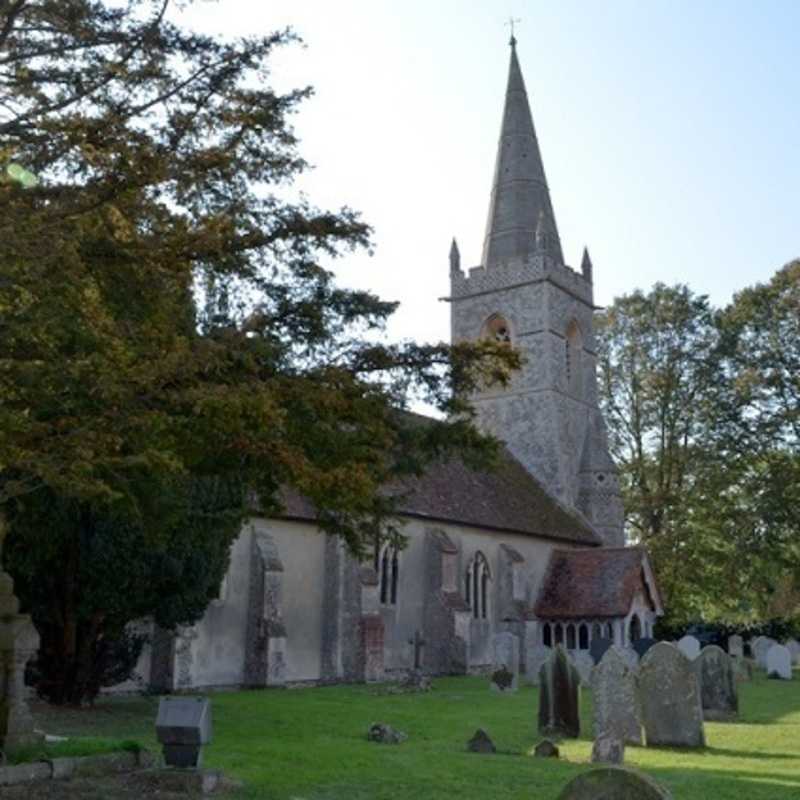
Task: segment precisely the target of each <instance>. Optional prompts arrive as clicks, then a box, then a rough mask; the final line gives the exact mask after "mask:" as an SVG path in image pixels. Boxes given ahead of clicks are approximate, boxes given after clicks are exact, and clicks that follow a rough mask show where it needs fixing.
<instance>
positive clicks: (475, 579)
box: [464, 552, 491, 619]
mask: <svg viewBox="0 0 800 800" xmlns="http://www.w3.org/2000/svg"><path fill="white" fill-rule="evenodd" d="M490 581H491V573H490V572H489V564H488V563H487V561H486V558H485V557H484V555H483V553H481V552H478V553H476V554H475V556H474V558H473V559H472V561H470V563H469V566H468V567H467V572H466V575H465V576H464V597H465V598H466V601H467V605H468V606H469V607H470V608H471V609H472V616H473V617H474V618H475V619H486V618H487V617H488V616H489V582H490Z"/></svg>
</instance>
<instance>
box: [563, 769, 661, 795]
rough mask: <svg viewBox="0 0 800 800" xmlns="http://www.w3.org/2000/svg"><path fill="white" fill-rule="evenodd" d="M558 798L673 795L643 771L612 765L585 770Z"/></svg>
mask: <svg viewBox="0 0 800 800" xmlns="http://www.w3.org/2000/svg"><path fill="white" fill-rule="evenodd" d="M557 800H672V795H671V794H670V793H669V792H668V791H667V790H666V789H664V788H662V787H661V786H659V785H658V784H657V783H656V782H655V781H654V780H653V779H652V778H651V777H649V776H648V775H645V774H644V773H642V772H637V771H635V770H632V769H627V768H626V767H613V766H609V767H598V768H596V769H592V770H589V771H588V772H582V773H581V774H580V775H578V776H577V777H576V778H573V779H572V780H571V781H570V782H569V783H568V784H567V785H566V786H565V787H564V789H563V791H562V792H561V794H560V795H559V796H558V798H557Z"/></svg>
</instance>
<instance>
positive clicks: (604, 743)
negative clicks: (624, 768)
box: [592, 736, 625, 764]
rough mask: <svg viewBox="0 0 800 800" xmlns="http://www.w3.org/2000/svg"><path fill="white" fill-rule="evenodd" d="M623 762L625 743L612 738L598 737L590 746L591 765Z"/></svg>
mask: <svg viewBox="0 0 800 800" xmlns="http://www.w3.org/2000/svg"><path fill="white" fill-rule="evenodd" d="M624 760H625V742H623V741H622V739H617V738H616V737H614V736H598V737H597V739H595V740H594V744H593V745H592V763H594V764H597V763H601V764H621V763H622V762H623V761H624Z"/></svg>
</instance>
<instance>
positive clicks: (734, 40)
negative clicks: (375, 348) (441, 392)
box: [188, 0, 800, 340]
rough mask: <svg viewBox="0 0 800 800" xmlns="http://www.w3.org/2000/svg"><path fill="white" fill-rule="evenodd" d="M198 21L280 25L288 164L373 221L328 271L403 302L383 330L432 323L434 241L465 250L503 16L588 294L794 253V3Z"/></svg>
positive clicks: (442, 0) (496, 0)
mask: <svg viewBox="0 0 800 800" xmlns="http://www.w3.org/2000/svg"><path fill="white" fill-rule="evenodd" d="M188 13H189V14H190V16H191V19H192V20H193V22H194V23H195V24H196V25H198V26H199V27H202V28H203V29H206V30H209V31H216V32H219V33H226V34H235V33H244V32H264V33H266V32H267V31H269V30H271V29H273V28H276V27H282V26H285V25H292V26H293V27H294V28H295V29H296V30H297V31H298V32H299V33H300V34H301V35H302V36H303V37H304V39H305V42H306V45H307V47H306V48H299V47H295V48H292V49H291V51H287V52H285V53H283V54H282V55H281V57H280V58H278V59H276V61H275V63H274V77H275V81H276V83H277V84H278V85H279V86H281V87H284V88H286V87H289V86H294V85H304V84H306V83H310V84H313V85H314V86H315V88H316V92H317V93H316V96H315V97H314V98H313V99H311V100H310V101H308V102H307V103H306V104H305V106H304V108H303V109H302V110H301V112H300V113H299V115H298V116H297V117H296V130H297V132H298V133H299V135H300V137H301V139H302V145H301V147H302V153H303V155H304V156H305V157H306V158H307V159H309V160H310V161H311V162H312V163H313V164H314V165H315V170H314V171H313V173H311V174H309V175H308V176H306V177H305V178H304V179H303V181H302V184H301V185H302V188H303V189H304V190H305V191H306V192H307V194H308V195H309V197H310V198H311V199H312V200H313V201H315V202H317V203H319V204H322V205H329V206H330V205H333V206H338V205H342V204H348V205H351V206H353V207H355V208H357V209H359V210H360V211H362V212H363V215H364V217H365V219H366V220H367V221H368V222H370V223H371V224H372V225H373V226H374V227H375V244H376V252H375V255H374V257H372V258H369V257H367V256H359V257H350V258H348V259H347V260H346V261H343V262H340V263H338V264H337V265H336V267H335V269H336V272H337V274H338V275H339V276H340V279H341V281H342V282H343V283H345V284H347V285H352V286H359V287H365V288H369V289H372V290H374V291H376V292H377V293H379V294H380V295H381V296H383V297H385V298H387V299H397V300H400V301H401V302H402V307H401V309H400V311H399V312H398V314H397V315H396V318H395V320H394V321H393V323H392V325H391V327H390V335H391V336H392V337H393V338H400V337H403V338H406V337H410V338H414V339H417V340H439V339H447V338H448V337H449V312H448V307H447V306H446V305H445V304H443V303H439V302H437V298H438V297H441V296H442V295H445V294H447V288H448V287H447V269H448V261H447V254H448V249H449V246H450V239H451V237H452V236H453V235H455V236H457V238H458V241H459V245H460V247H461V254H462V266H472V265H475V264H477V263H478V261H479V259H480V251H481V243H482V239H483V234H484V226H485V219H486V213H487V208H488V198H489V190H490V183H491V177H492V169H493V165H494V156H495V146H496V142H497V136H498V133H499V126H500V115H501V109H502V103H503V94H504V89H505V81H506V72H507V68H508V44H507V42H508V28H507V27H505V26H504V20H505V19H507V18H508V17H509V16H510V15H513V16H515V17H520V18H522V22H521V23H520V24H519V26H518V28H517V38H518V40H519V45H518V53H519V58H520V62H521V66H522V70H523V74H524V76H525V81H526V84H527V88H528V93H529V96H530V99H531V106H532V109H533V115H534V122H535V124H536V129H537V134H538V136H539V142H540V145H541V149H542V155H543V158H544V163H545V169H546V171H547V177H548V182H549V184H550V192H551V195H552V198H553V204H554V208H555V213H556V218H557V220H558V224H559V229H560V233H561V239H562V243H563V246H564V254H565V257H566V259H567V261H568V263H570V264H571V265H573V266H575V267H577V266H578V265H579V263H580V252H581V249H582V248H583V246H584V244H587V245H588V246H589V249H590V252H591V254H592V258H593V261H594V266H595V294H596V300H597V301H598V303H600V304H604V303H608V302H609V301H610V300H611V299H612V298H613V297H614V296H616V295H619V294H621V293H625V292H629V291H632V290H633V289H635V288H645V289H646V288H648V287H650V286H651V285H652V284H653V283H655V282H656V281H664V282H667V283H673V282H677V281H680V282H685V283H688V284H689V285H690V286H691V287H692V288H693V289H694V290H695V291H697V292H703V293H707V294H709V295H710V296H711V298H712V300H713V301H714V302H715V303H717V304H721V303H725V302H727V301H728V300H729V299H730V297H731V296H732V294H733V293H734V292H736V291H738V290H739V289H742V288H744V287H745V286H747V285H750V284H752V283H755V282H757V281H764V280H767V279H768V278H769V277H770V275H771V274H772V273H773V272H774V271H775V270H776V269H777V268H778V267H780V266H781V265H783V264H784V263H786V262H787V261H789V260H790V259H792V258H795V257H798V256H800V61H799V60H798V47H797V35H798V31H800V0H761V1H760V2H756V1H755V0H752V1H751V2H745V0H669V1H667V0H647V1H645V0H639V1H638V2H634V1H633V0H605V1H604V2H599V1H598V0H591V1H590V0H558V2H548V3H545V2H541V1H540V0H538V1H537V2H531V1H530V0H483V1H479V0H435V1H434V0H427V2H426V1H425V0H394V1H393V2H390V0H339V2H332V1H331V0H269V2H261V1H259V2H256V1H255V0H220V2H201V3H200V4H199V5H196V6H194V7H193V8H192V9H191V11H190V12H188Z"/></svg>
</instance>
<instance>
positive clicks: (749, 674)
mask: <svg viewBox="0 0 800 800" xmlns="http://www.w3.org/2000/svg"><path fill="white" fill-rule="evenodd" d="M733 669H734V673H735V675H736V680H737V681H739V682H740V683H742V682H744V681H751V680H753V673H754V672H755V662H754V661H753V659H751V658H745V657H744V656H741V657H739V656H734V657H733Z"/></svg>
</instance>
